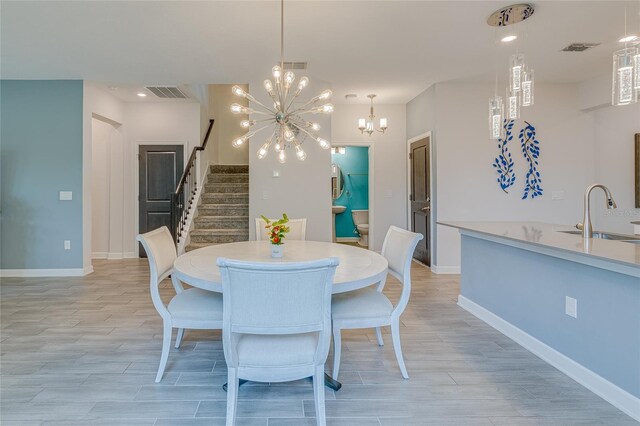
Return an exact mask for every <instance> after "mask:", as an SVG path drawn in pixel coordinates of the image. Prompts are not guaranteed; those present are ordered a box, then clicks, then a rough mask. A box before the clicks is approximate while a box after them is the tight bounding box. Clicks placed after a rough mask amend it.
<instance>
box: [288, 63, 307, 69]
mask: <svg viewBox="0 0 640 426" xmlns="http://www.w3.org/2000/svg"><path fill="white" fill-rule="evenodd" d="M284 69H285V70H306V69H307V63H306V62H285V63H284Z"/></svg>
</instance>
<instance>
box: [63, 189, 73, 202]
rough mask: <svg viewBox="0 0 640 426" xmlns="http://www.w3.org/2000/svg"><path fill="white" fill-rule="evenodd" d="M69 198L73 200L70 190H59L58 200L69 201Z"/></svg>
mask: <svg viewBox="0 0 640 426" xmlns="http://www.w3.org/2000/svg"><path fill="white" fill-rule="evenodd" d="M71 200H73V192H72V191H60V201H71Z"/></svg>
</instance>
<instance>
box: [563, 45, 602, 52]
mask: <svg viewBox="0 0 640 426" xmlns="http://www.w3.org/2000/svg"><path fill="white" fill-rule="evenodd" d="M599 44H600V43H571V44H570V45H568V46H567V47H565V48H564V49H562V51H563V52H584V51H585V50H587V49H591V48H592V47H596V46H598V45H599Z"/></svg>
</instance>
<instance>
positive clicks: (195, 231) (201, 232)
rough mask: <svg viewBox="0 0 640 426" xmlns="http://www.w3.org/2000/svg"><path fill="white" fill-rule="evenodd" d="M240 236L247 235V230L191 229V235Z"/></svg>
mask: <svg viewBox="0 0 640 426" xmlns="http://www.w3.org/2000/svg"><path fill="white" fill-rule="evenodd" d="M214 232H215V233H220V234H231V235H241V234H248V233H249V229H248V228H246V229H245V228H205V229H193V230H192V231H191V235H210V234H213V233H214Z"/></svg>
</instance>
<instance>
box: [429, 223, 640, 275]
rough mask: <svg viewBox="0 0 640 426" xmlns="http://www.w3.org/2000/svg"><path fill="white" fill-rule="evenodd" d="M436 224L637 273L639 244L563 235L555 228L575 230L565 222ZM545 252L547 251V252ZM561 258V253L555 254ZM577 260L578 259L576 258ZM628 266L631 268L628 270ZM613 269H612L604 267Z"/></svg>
mask: <svg viewBox="0 0 640 426" xmlns="http://www.w3.org/2000/svg"><path fill="white" fill-rule="evenodd" d="M438 224H440V225H445V226H451V227H453V228H458V229H459V230H460V232H461V233H463V234H468V233H474V234H481V235H484V236H487V237H491V238H492V239H493V238H499V239H505V240H507V241H511V242H514V243H518V244H523V243H524V244H526V245H529V246H533V247H537V248H538V249H536V250H535V251H539V252H544V251H547V252H548V251H549V249H553V250H557V251H558V252H562V253H564V254H565V255H571V256H572V259H570V260H575V259H579V258H584V259H592V260H593V261H597V264H593V263H592V262H589V261H582V262H581V263H587V264H593V266H598V267H603V265H605V267H606V263H607V262H608V263H614V264H619V265H621V266H622V267H624V271H626V272H624V271H620V272H624V273H630V274H631V275H636V276H637V275H639V274H640V244H633V243H626V242H622V241H614V240H604V239H598V238H591V239H588V240H585V239H584V238H582V235H572V234H566V233H563V232H558V231H570V230H574V231H575V230H576V229H575V228H573V227H570V226H566V225H553V224H550V223H541V222H449V221H444V222H438ZM547 254H548V253H547ZM559 257H565V256H559ZM578 261H580V260H578ZM629 268H631V270H629ZM606 269H613V268H608V267H607V268H606Z"/></svg>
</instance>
